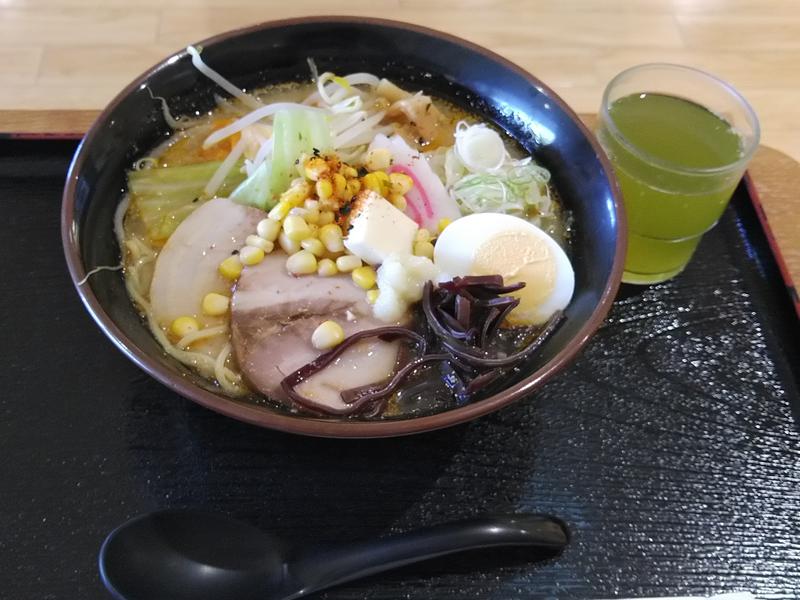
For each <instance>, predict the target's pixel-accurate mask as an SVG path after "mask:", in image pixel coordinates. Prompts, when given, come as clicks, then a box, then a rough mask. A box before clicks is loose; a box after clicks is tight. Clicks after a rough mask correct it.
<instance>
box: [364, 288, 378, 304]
mask: <svg viewBox="0 0 800 600" xmlns="http://www.w3.org/2000/svg"><path fill="white" fill-rule="evenodd" d="M380 293H381V291H380V290H379V289H377V288H376V289H374V290H369V291H368V292H367V302H368V303H369V304H375V303H376V302H377V301H378V296H380Z"/></svg>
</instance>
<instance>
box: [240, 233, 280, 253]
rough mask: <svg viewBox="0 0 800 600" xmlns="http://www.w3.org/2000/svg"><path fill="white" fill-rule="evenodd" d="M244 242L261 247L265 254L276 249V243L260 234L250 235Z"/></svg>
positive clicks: (254, 246)
mask: <svg viewBox="0 0 800 600" xmlns="http://www.w3.org/2000/svg"><path fill="white" fill-rule="evenodd" d="M244 243H245V244H247V245H248V246H252V247H253V248H261V249H262V250H263V251H264V254H269V253H270V252H272V251H273V250H274V249H275V244H274V243H272V242H270V241H269V240H265V239H264V238H262V237H261V236H260V235H248V236H247V237H246V238H245V240H244Z"/></svg>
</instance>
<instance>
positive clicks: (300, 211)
mask: <svg viewBox="0 0 800 600" xmlns="http://www.w3.org/2000/svg"><path fill="white" fill-rule="evenodd" d="M288 216H290V217H300V218H301V219H303V220H304V221H305V220H306V217H307V216H308V211H307V210H306V209H305V208H303V207H302V206H295V207H294V208H293V209H291V210H290V211H289V214H288Z"/></svg>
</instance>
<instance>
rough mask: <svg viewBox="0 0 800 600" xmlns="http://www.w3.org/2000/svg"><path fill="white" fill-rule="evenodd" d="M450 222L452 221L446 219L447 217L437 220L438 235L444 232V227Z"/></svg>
mask: <svg viewBox="0 0 800 600" xmlns="http://www.w3.org/2000/svg"><path fill="white" fill-rule="evenodd" d="M452 222H453V221H452V219H448V218H447V217H443V218H441V219H439V224H438V227H439V233H442V232H443V231H444V229H445V227H447V226H448V225H450V223H452Z"/></svg>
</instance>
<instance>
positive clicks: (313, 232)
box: [306, 223, 319, 239]
mask: <svg viewBox="0 0 800 600" xmlns="http://www.w3.org/2000/svg"><path fill="white" fill-rule="evenodd" d="M308 231H309V234H308V238H314V237H317V236H318V235H319V225H317V224H316V223H309V224H308ZM308 238H306V239H308Z"/></svg>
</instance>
